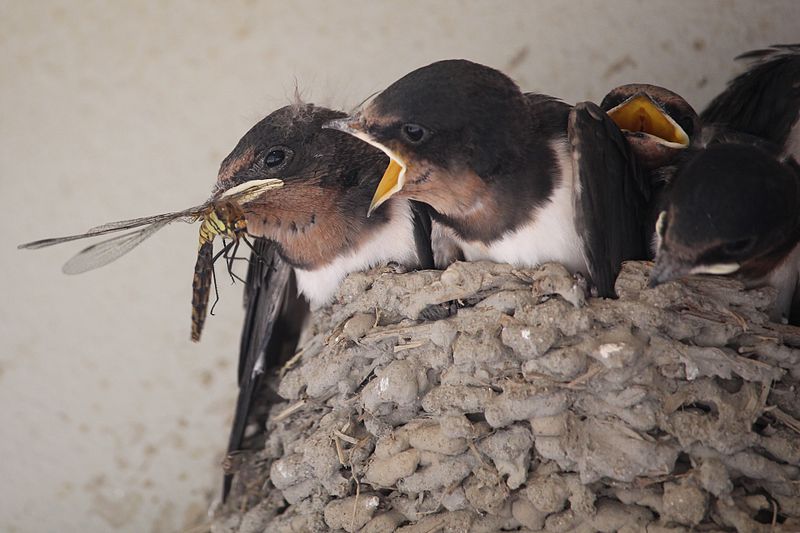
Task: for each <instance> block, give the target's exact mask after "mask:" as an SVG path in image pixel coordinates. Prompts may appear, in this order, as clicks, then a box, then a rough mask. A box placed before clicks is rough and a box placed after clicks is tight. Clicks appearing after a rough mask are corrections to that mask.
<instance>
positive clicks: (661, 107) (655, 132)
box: [600, 83, 701, 170]
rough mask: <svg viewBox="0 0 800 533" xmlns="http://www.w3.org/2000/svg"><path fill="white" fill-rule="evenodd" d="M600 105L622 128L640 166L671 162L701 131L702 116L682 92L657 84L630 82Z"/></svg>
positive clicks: (653, 167) (609, 94)
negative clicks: (699, 115)
mask: <svg viewBox="0 0 800 533" xmlns="http://www.w3.org/2000/svg"><path fill="white" fill-rule="evenodd" d="M600 107H601V108H602V109H603V110H604V111H605V112H606V113H607V114H608V116H609V117H611V120H613V121H614V122H615V123H616V124H617V126H619V128H620V129H621V130H622V133H623V134H624V135H625V139H627V141H628V144H629V145H630V146H631V149H632V150H633V152H634V153H635V154H636V157H637V159H638V161H639V162H640V163H641V165H642V166H643V167H644V168H646V169H648V170H653V169H656V168H660V167H663V166H664V165H668V164H670V163H672V162H673V161H674V160H675V158H676V157H678V156H679V155H680V154H681V153H682V152H683V151H684V150H686V149H688V148H689V147H690V146H691V144H692V141H693V139H695V138H696V136H697V135H698V134H699V133H700V131H701V123H700V118H699V117H698V116H697V113H696V112H695V110H694V109H693V108H692V106H691V105H689V103H688V102H687V101H686V100H685V99H684V98H683V97H682V96H680V95H679V94H677V93H675V92H673V91H670V90H669V89H666V88H664V87H659V86H658V85H650V84H646V83H631V84H628V85H621V86H619V87H616V88H614V89H612V90H611V91H609V93H608V94H607V95H606V96H605V98H603V101H602V102H601V103H600Z"/></svg>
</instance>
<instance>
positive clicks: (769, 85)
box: [701, 44, 800, 161]
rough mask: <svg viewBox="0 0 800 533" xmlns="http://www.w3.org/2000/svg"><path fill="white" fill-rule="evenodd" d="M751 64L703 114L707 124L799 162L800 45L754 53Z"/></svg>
mask: <svg viewBox="0 0 800 533" xmlns="http://www.w3.org/2000/svg"><path fill="white" fill-rule="evenodd" d="M736 59H744V60H748V61H752V65H751V66H750V68H748V69H747V70H746V71H745V72H744V73H743V74H740V75H739V76H737V77H736V78H734V79H732V80H731V81H730V82H729V83H728V87H727V88H726V89H725V90H724V91H723V92H722V93H720V94H719V95H718V96H717V97H716V98H714V100H712V101H711V103H710V104H709V105H708V107H707V108H706V109H705V110H704V111H703V112H702V114H701V118H702V120H703V122H704V123H708V124H712V123H716V124H720V125H722V126H724V127H726V128H728V129H731V130H735V131H739V132H744V133H749V134H751V135H756V136H758V137H761V138H764V139H766V140H768V141H770V142H773V143H775V144H776V145H778V146H780V147H781V148H782V149H783V151H784V153H786V154H789V155H792V156H793V157H794V158H795V160H799V161H800V44H792V45H776V46H772V47H770V48H767V49H764V50H754V51H752V52H747V53H745V54H742V55H740V56H739V57H737V58H736Z"/></svg>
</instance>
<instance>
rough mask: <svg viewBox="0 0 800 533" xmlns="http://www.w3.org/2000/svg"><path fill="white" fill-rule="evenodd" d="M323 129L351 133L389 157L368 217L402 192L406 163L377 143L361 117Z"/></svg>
mask: <svg viewBox="0 0 800 533" xmlns="http://www.w3.org/2000/svg"><path fill="white" fill-rule="evenodd" d="M322 127H323V128H327V129H332V130H339V131H343V132H345V133H349V134H350V135H352V136H354V137H357V138H359V139H361V140H362V141H364V142H366V143H367V144H370V145H372V146H374V147H375V148H378V149H379V150H381V151H382V152H383V153H385V154H386V155H388V156H389V166H388V167H386V170H385V171H384V173H383V177H382V178H381V181H380V183H378V187H377V188H376V189H375V194H374V195H373V196H372V202H370V204H369V209H368V210H367V216H370V215H371V214H372V212H373V211H375V210H376V209H377V208H378V206H380V205H381V204H382V203H383V202H385V201H386V200H388V199H389V198H391V197H392V196H394V195H395V194H396V193H398V192H400V190H402V188H403V185H404V184H405V175H406V168H407V167H406V165H405V163H404V162H403V160H402V159H401V158H400V157H399V156H398V155H397V154H395V153H394V152H393V151H392V150H390V149H389V148H388V147H387V146H385V145H383V144H381V143H379V142H378V141H376V140H375V139H374V138H373V137H372V135H370V134H369V132H367V128H366V125H365V124H364V121H363V119H362V118H361V117H360V115H358V114H356V115H353V116H350V117H345V118H340V119H336V120H331V121H330V122H327V123H326V124H323V126H322Z"/></svg>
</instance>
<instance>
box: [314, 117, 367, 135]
mask: <svg viewBox="0 0 800 533" xmlns="http://www.w3.org/2000/svg"><path fill="white" fill-rule="evenodd" d="M322 129H326V130H339V131H343V132H345V133H349V134H350V135H353V136H355V137H358V138H359V139H362V140H365V139H364V138H363V137H364V135H366V133H365V132H364V124H363V122H362V121H361V118H360V117H359V115H352V116H349V117H344V118H337V119H335V120H329V121H328V122H326V123H325V124H323V125H322Z"/></svg>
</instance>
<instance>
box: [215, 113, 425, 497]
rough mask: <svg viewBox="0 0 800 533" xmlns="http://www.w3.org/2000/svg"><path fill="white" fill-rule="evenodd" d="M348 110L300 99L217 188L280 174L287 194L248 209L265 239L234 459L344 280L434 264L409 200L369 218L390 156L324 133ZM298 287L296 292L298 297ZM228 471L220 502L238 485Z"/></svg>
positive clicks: (258, 247) (256, 274) (243, 359)
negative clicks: (308, 326) (392, 266)
mask: <svg viewBox="0 0 800 533" xmlns="http://www.w3.org/2000/svg"><path fill="white" fill-rule="evenodd" d="M343 116H345V115H344V113H341V112H338V111H333V110H330V109H326V108H323V107H318V106H314V105H312V104H303V103H298V104H295V105H289V106H286V107H283V108H281V109H278V110H277V111H275V112H273V113H271V114H270V115H268V116H267V117H266V118H264V119H263V120H261V121H260V122H258V123H257V124H256V125H255V126H253V128H252V129H250V131H248V132H247V133H246V134H245V135H244V137H242V139H241V140H240V141H239V143H238V144H237V145H236V147H235V148H234V149H233V151H232V152H231V153H230V155H228V156H227V157H226V158H225V160H224V161H223V162H222V164H221V166H220V170H219V176H218V180H217V189H218V190H219V191H225V190H228V189H231V188H234V187H239V186H242V184H246V183H247V182H250V181H254V180H262V179H265V177H266V176H281V179H282V180H285V181H284V185H285V187H283V188H282V189H281V194H280V195H277V196H274V197H270V196H269V195H261V196H259V197H257V198H255V199H253V200H252V201H251V202H250V203H249V204H247V205H246V206H245V207H244V208H243V211H244V215H245V218H246V220H247V229H248V233H250V234H251V235H253V236H256V237H258V239H257V240H256V243H255V245H254V252H253V254H252V255H251V260H250V268H249V270H248V274H247V286H246V290H245V307H246V313H245V322H244V328H243V331H242V340H241V347H240V359H239V398H238V400H237V404H236V412H235V415H234V421H233V427H232V429H231V434H230V439H229V444H228V459H229V460H231V461H232V457H234V456H235V455H236V453H237V452H238V451H239V450H241V448H242V443H243V440H244V435H245V429H246V426H247V423H248V419H250V417H251V407H252V404H253V401H252V400H253V397H254V395H256V394H257V393H258V392H259V383H260V381H261V378H262V376H263V374H264V373H265V371H266V370H267V369H269V368H274V367H275V366H278V365H279V364H281V363H282V362H283V360H284V359H285V357H286V356H287V355H291V354H293V353H294V350H295V348H296V346H297V342H298V338H299V334H300V331H301V327H302V324H303V321H304V318H305V315H306V313H307V312H308V307H307V306H306V305H304V302H303V301H302V300H303V297H304V298H305V299H307V300H308V301H309V302H310V304H311V306H312V307H319V306H321V305H324V304H326V303H328V302H329V301H330V300H331V299H332V298H333V296H334V293H335V291H336V289H337V288H338V286H339V284H340V283H341V281H342V280H343V279H344V277H345V276H346V275H347V274H349V273H351V272H355V271H358V270H364V269H368V268H370V267H373V266H377V265H380V264H384V263H387V262H395V263H399V264H401V265H404V266H406V267H412V268H432V267H433V257H432V251H431V246H430V231H431V228H430V220H429V218H426V216H427V215H426V211H425V210H423V209H419V206H417V205H414V204H413V202H409V201H408V200H404V199H400V198H398V199H396V200H394V201H392V202H387V203H386V204H385V205H383V206H381V207H380V208H379V209H376V210H374V212H373V213H372V214H371V216H370V217H369V218H367V210H368V208H369V205H370V200H371V197H372V192H371V191H372V190H373V189H374V188H375V187H376V186H377V185H378V182H379V180H380V177H381V175H382V173H383V170H384V169H385V168H386V166H387V164H388V158H387V157H386V156H385V155H384V154H383V153H382V152H381V151H380V150H377V149H375V148H373V147H371V146H369V145H367V144H364V143H362V142H360V141H358V140H357V139H354V138H352V137H351V136H349V135H345V134H343V133H341V132H338V131H333V130H328V129H322V127H321V126H322V124H324V123H325V122H328V121H330V120H333V119H336V118H341V117H343ZM298 293H299V294H298ZM232 474H233V472H232V470H230V469H229V470H228V471H226V475H225V480H224V484H223V501H224V499H225V497H226V496H227V494H228V492H229V490H230V489H231V484H232Z"/></svg>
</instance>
